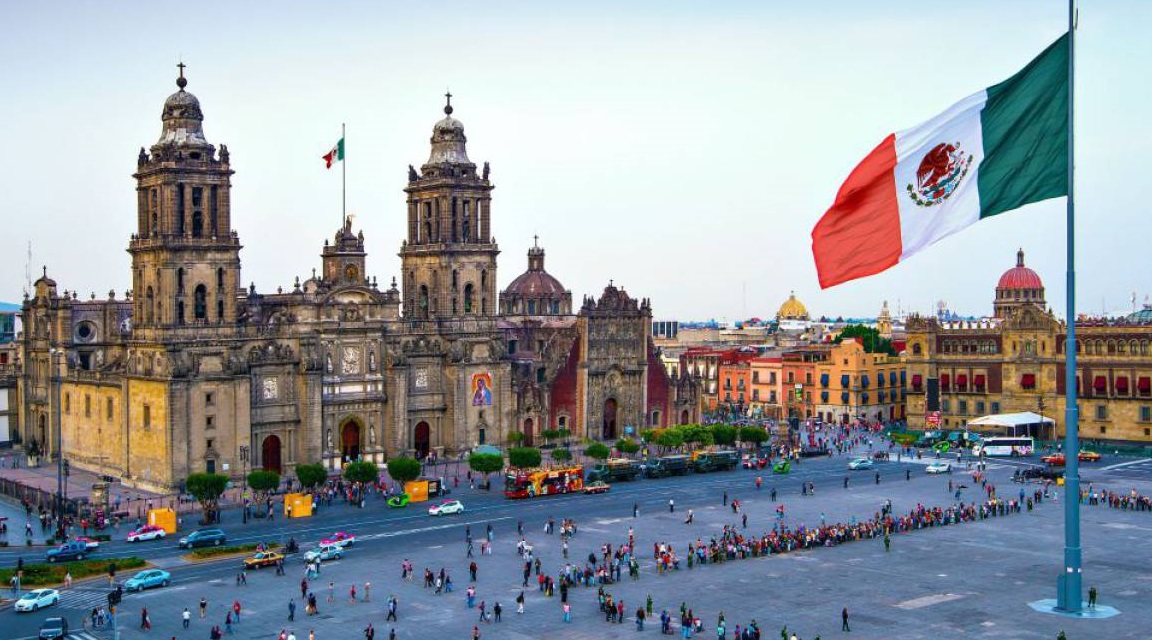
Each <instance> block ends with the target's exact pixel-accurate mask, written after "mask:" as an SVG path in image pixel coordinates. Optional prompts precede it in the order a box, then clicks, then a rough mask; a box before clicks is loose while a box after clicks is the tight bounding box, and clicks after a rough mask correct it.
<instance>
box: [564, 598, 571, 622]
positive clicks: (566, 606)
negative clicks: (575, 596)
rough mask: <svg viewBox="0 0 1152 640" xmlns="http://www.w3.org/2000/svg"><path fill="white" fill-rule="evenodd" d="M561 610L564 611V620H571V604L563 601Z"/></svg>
mask: <svg viewBox="0 0 1152 640" xmlns="http://www.w3.org/2000/svg"><path fill="white" fill-rule="evenodd" d="M563 611H564V622H572V605H570V604H568V603H567V602H565V603H564V606H563Z"/></svg>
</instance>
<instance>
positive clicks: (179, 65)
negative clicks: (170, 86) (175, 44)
mask: <svg viewBox="0 0 1152 640" xmlns="http://www.w3.org/2000/svg"><path fill="white" fill-rule="evenodd" d="M176 66H177V67H178V68H179V69H180V77H181V78H183V77H184V67H186V66H188V65H186V64H184V61H183V60H181V61H180V63H179V64H177V65H176Z"/></svg>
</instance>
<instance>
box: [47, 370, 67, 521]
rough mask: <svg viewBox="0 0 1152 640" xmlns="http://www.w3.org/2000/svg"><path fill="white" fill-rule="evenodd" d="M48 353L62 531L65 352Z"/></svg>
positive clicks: (57, 488) (57, 506)
mask: <svg viewBox="0 0 1152 640" xmlns="http://www.w3.org/2000/svg"><path fill="white" fill-rule="evenodd" d="M48 354H49V357H50V358H51V360H52V363H51V366H52V386H53V401H52V423H53V428H55V429H56V518H57V523H58V525H57V528H58V530H60V531H62V530H63V528H64V451H63V449H64V445H63V437H62V435H61V432H62V429H61V428H60V402H61V399H60V398H61V395H62V393H61V390H60V387H61V380H60V358H61V356H63V355H64V352H63V351H62V350H60V349H57V348H55V347H53V348H51V349H49V350H48Z"/></svg>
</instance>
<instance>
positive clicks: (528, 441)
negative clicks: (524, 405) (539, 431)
mask: <svg viewBox="0 0 1152 640" xmlns="http://www.w3.org/2000/svg"><path fill="white" fill-rule="evenodd" d="M532 425H533V420H532V418H528V419H527V420H525V421H524V446H525V447H531V446H533V445H532Z"/></svg>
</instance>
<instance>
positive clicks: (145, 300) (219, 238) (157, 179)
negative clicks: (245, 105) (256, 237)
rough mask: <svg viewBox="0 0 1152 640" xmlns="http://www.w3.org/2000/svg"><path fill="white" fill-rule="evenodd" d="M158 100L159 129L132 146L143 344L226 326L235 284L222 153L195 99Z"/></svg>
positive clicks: (136, 317) (137, 306)
mask: <svg viewBox="0 0 1152 640" xmlns="http://www.w3.org/2000/svg"><path fill="white" fill-rule="evenodd" d="M177 66H178V67H179V68H180V77H179V78H178V79H177V80H176V86H177V87H178V88H179V90H178V91H177V92H176V93H173V94H172V95H170V96H168V99H167V100H165V101H164V111H163V113H162V114H161V121H162V122H163V129H162V131H161V133H160V139H159V140H158V141H157V142H156V144H154V145H152V149H151V153H148V152H146V151H145V150H144V149H143V148H141V149H140V156H139V158H138V161H137V170H136V173H135V174H134V175H133V177H134V178H136V195H137V214H136V226H137V231H136V233H135V234H133V235H132V239H131V241H130V242H129V245H128V253H130V254H131V255H132V290H133V314H132V315H133V325H134V331H136V332H138V335H139V337H141V338H143V339H155V338H158V337H160V335H161V334H162V333H165V332H169V331H178V330H180V329H181V328H182V327H185V326H197V325H200V326H208V325H211V326H221V327H226V326H233V325H235V323H236V313H237V310H236V292H237V290H238V288H239V286H240V285H239V283H240V239H239V237H238V236H237V235H236V232H235V231H233V230H232V215H231V198H230V192H231V188H232V185H231V176H232V173H233V172H232V170H231V169H230V168H229V158H228V148H227V147H226V146H224V145H220V152H219V154H217V152H216V148H215V147H214V146H213V145H211V144H209V143H208V141H207V140H206V139H205V138H204V131H203V127H202V124H201V123H202V122H203V120H204V114H203V112H202V111H201V110H200V101H199V100H197V99H196V96H194V95H192V94H191V93H188V92H187V91H185V90H184V87H186V86H187V85H188V80H187V79H185V78H184V64H183V63H181V64H179V65H177Z"/></svg>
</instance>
